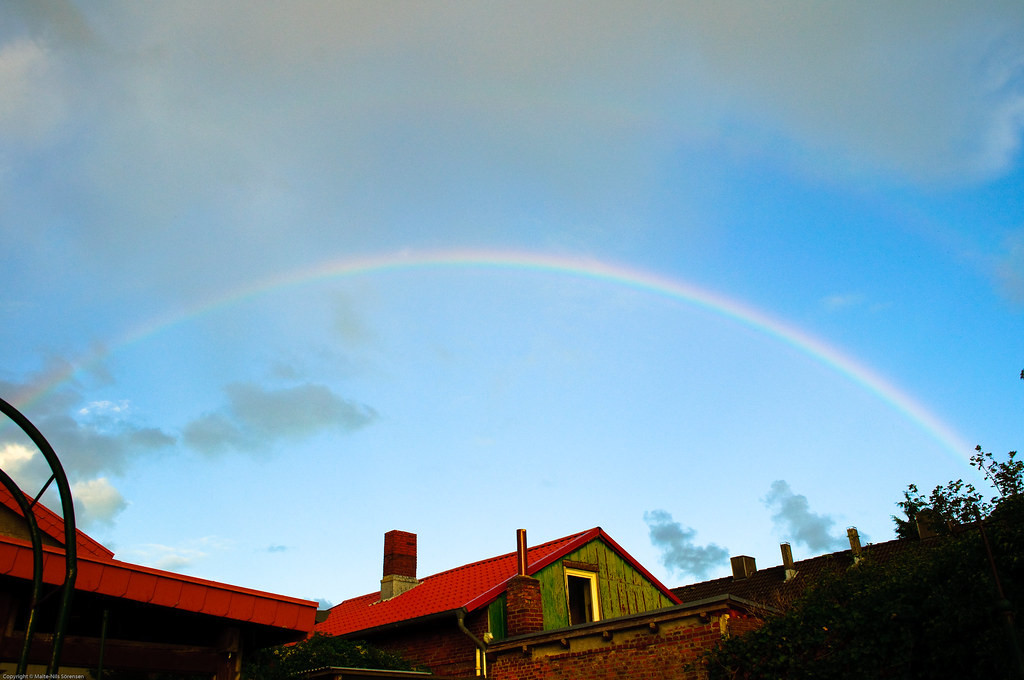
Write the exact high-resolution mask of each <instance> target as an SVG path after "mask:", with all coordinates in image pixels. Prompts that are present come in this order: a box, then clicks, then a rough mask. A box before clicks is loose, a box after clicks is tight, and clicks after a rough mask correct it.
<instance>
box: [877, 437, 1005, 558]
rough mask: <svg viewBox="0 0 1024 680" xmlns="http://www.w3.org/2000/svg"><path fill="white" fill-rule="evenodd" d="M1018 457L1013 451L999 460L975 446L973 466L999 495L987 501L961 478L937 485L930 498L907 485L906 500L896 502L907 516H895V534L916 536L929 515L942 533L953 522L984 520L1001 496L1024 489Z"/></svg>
mask: <svg viewBox="0 0 1024 680" xmlns="http://www.w3.org/2000/svg"><path fill="white" fill-rule="evenodd" d="M1016 458H1017V452H1016V451H1010V452H1009V453H1008V454H1007V457H1006V460H996V459H995V457H994V456H993V455H992V454H991V453H986V452H985V451H982V450H981V446H976V447H975V448H974V455H972V456H971V467H973V468H976V469H977V470H978V471H979V472H981V473H982V474H983V475H984V477H985V479H987V480H988V481H989V483H990V484H991V485H992V488H993V489H994V490H995V491H996V495H995V496H993V497H992V498H990V499H988V500H986V499H985V497H984V495H983V494H982V493H981V492H979V491H978V490H977V489H975V488H974V485H973V484H969V483H967V482H964V481H963V480H962V479H957V480H955V481H950V482H948V483H947V484H946V485H945V486H936V487H935V488H934V489H932V492H931V493H930V494H929V495H928V496H927V497H925V496H924V495H923V494H922V493H921V492H920V491H919V490H918V488H917V485H915V484H910V485H908V486H907V490H906V491H904V492H903V500H902V501H900V502H898V503H897V504H896V505H898V506H899V507H900V509H902V510H903V514H904V515H905V519H904V518H902V517H899V516H897V515H893V517H892V519H893V522H895V524H896V537H897V538H902V539H912V538H916V537H917V524H918V520H922V521H924V520H925V518H926V517H927V521H928V523H929V524H930V525H931V526H932V528H933V529H935V530H937V531H938V532H939V533H949V530H950V527H951V526H952V525H958V524H967V523H970V522H976V521H978V520H981V519H985V518H986V517H988V516H989V514H991V513H992V510H993V509H994V508H995V507H996V505H997V504H998V503H999V501H1000V499H1004V498H1010V497H1012V496H1015V495H1018V494H1020V493H1021V492H1022V491H1024V483H1022V479H1024V461H1020V460H1017V459H1016Z"/></svg>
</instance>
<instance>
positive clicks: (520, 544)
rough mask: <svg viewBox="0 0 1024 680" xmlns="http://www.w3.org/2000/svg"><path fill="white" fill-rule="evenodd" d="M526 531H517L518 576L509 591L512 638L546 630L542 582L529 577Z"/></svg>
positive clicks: (507, 606) (507, 613) (508, 618)
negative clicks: (527, 572) (541, 592)
mask: <svg viewBox="0 0 1024 680" xmlns="http://www.w3.org/2000/svg"><path fill="white" fill-rule="evenodd" d="M527 566H528V565H527V550H526V530H525V529H518V530H516V567H517V569H516V571H517V572H518V573H516V575H515V576H513V577H512V580H511V581H509V584H508V589H507V590H506V591H505V616H506V619H505V630H506V633H507V634H508V636H509V637H515V636H516V635H526V634H527V633H537V632H539V631H541V630H543V629H544V605H543V602H542V601H541V596H540V581H538V580H537V579H535V578H533V577H532V576H527V575H526V568H527Z"/></svg>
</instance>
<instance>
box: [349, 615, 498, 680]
mask: <svg viewBox="0 0 1024 680" xmlns="http://www.w3.org/2000/svg"><path fill="white" fill-rule="evenodd" d="M466 628H468V629H469V630H470V632H472V633H473V635H475V636H476V637H477V639H478V640H479V639H483V635H484V632H485V631H486V630H487V610H486V608H485V609H483V610H481V611H477V612H474V613H472V614H470V615H469V616H467V617H466ZM365 639H366V642H368V643H369V644H371V645H373V646H375V647H379V648H381V649H386V650H388V651H391V652H396V653H398V654H401V655H402V656H403V657H404V658H405V659H407V660H409V661H411V662H413V663H415V664H419V665H423V666H426V667H427V668H429V669H430V671H431V672H432V673H434V674H435V675H439V676H446V677H473V676H474V675H475V674H476V647H475V646H474V644H473V641H472V640H470V639H469V637H467V636H466V634H465V633H463V632H462V631H461V630H459V627H458V624H457V622H456V619H455V614H454V613H452V614H451V616H450V617H447V616H446V617H442V618H438V619H433V620H432V621H430V622H427V623H423V624H420V625H412V626H403V627H401V628H398V629H393V630H390V631H388V632H387V633H385V634H381V635H378V636H367V637H366V638H365Z"/></svg>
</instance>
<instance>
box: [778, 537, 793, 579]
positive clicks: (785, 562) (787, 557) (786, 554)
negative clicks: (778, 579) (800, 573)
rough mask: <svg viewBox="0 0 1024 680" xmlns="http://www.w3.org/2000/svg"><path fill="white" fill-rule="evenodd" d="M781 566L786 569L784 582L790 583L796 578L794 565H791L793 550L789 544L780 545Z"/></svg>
mask: <svg viewBox="0 0 1024 680" xmlns="http://www.w3.org/2000/svg"><path fill="white" fill-rule="evenodd" d="M779 547H780V548H782V566H783V567H785V568H786V580H787V581H791V580H793V579H794V578H796V565H794V564H793V548H791V547H790V545H789V543H782V544H781V545H780V546H779Z"/></svg>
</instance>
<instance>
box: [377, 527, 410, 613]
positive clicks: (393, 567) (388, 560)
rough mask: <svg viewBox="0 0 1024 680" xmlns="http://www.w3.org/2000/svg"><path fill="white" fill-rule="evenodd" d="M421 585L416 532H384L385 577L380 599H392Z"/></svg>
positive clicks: (381, 582)
mask: <svg viewBox="0 0 1024 680" xmlns="http://www.w3.org/2000/svg"><path fill="white" fill-rule="evenodd" d="M417 585H419V581H417V580H416V534H411V533H409V532H408V531H398V530H397V529H396V530H393V531H389V532H387V533H386V534H384V578H382V579H381V581H380V599H381V601H383V600H390V599H391V598H393V597H396V596H398V595H401V594H402V593H404V592H405V591H407V590H409V589H411V588H413V587H415V586H417Z"/></svg>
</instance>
